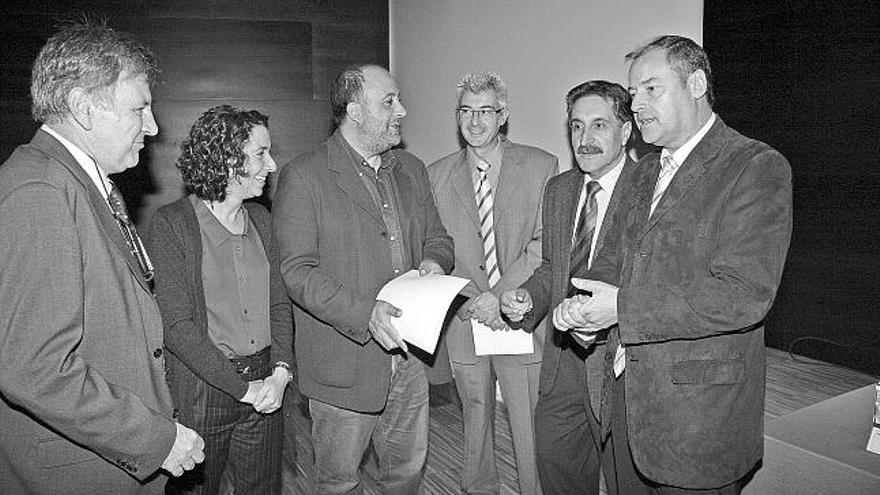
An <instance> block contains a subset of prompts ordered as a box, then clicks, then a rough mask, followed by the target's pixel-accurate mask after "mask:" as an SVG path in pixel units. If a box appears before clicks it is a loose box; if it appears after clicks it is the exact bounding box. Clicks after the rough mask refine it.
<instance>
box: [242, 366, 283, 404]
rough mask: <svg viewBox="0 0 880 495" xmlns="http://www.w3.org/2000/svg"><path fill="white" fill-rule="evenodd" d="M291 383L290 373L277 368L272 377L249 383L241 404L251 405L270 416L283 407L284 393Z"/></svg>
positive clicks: (279, 367)
mask: <svg viewBox="0 0 880 495" xmlns="http://www.w3.org/2000/svg"><path fill="white" fill-rule="evenodd" d="M289 382H290V371H288V370H287V369H285V368H283V367H281V366H276V367H275V370H274V371H273V372H272V375H271V376H268V377H266V379H265V380H252V381H250V382H248V390H247V392H246V393H245V394H244V397H242V398H241V402H244V403H246V404H251V405H252V406H254V410H256V411H257V412H260V413H264V414H270V413H273V412H275V411H277V410H278V408H280V407H281V403H282V401H283V400H284V391H285V390H286V389H287V384H288V383H289Z"/></svg>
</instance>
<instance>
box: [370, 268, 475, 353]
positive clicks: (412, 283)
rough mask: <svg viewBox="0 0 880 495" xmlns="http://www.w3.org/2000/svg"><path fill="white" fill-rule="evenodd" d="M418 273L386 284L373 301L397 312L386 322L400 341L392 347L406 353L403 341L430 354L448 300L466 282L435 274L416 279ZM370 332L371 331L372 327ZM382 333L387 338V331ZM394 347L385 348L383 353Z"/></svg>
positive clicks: (406, 274)
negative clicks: (391, 307) (385, 304)
mask: <svg viewBox="0 0 880 495" xmlns="http://www.w3.org/2000/svg"><path fill="white" fill-rule="evenodd" d="M422 268H424V267H422ZM419 272H420V270H410V271H408V272H406V273H404V274H403V275H401V276H399V277H397V278H395V279H394V280H392V281H390V282H388V283H387V284H385V287H382V290H380V291H379V295H378V296H376V299H378V300H380V302H385V301H387V304H390V305H392V306H393V307H395V308H399V311H400V313H399V314H396V315H394V314H391V315H390V316H394V317H393V318H389V322H390V327H391V328H392V329H393V330H394V331H395V334H396V335H397V336H398V337H399V338H400V342H399V343H398V345H396V346H394V347H401V348H402V349H404V350H406V344H404V342H403V341H404V340H406V341H407V342H409V343H410V344H413V345H415V346H417V347H419V348H420V349H422V350H424V351H426V352H429V353H432V354H433V353H434V349H435V348H436V347H437V340H438V339H439V338H440V330H441V328H442V326H443V320H444V319H445V318H446V311H447V310H448V309H449V305H450V304H451V303H452V299H453V298H454V297H455V295H456V294H458V292H459V291H460V290H461V289H462V288H463V287H464V286H465V285H467V283H468V281H467V279H463V278H460V277H452V276H448V275H439V274H436V273H426V274H425V275H420V274H419ZM377 305H378V303H377ZM374 313H375V311H374ZM371 322H372V320H371ZM383 329H384V327H383ZM370 330H371V331H372V326H371V329H370ZM385 333H386V334H389V335H390V332H387V330H386V332H385ZM374 335H375V334H374ZM380 344H381V342H380ZM400 344H402V345H400ZM383 347H384V346H383ZM394 347H391V348H388V347H386V349H392V348H394Z"/></svg>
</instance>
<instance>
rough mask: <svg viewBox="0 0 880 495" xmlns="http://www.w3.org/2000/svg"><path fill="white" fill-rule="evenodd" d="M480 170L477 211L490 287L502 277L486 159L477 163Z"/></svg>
mask: <svg viewBox="0 0 880 495" xmlns="http://www.w3.org/2000/svg"><path fill="white" fill-rule="evenodd" d="M477 170H478V171H479V172H480V180H479V181H477V186H476V187H475V192H476V195H477V211H478V212H479V215H480V234H481V235H482V237H483V256H484V257H485V259H486V274H487V275H488V277H489V287H494V286H495V284H496V283H498V280H500V279H501V270H499V269H498V257H497V256H496V254H495V231H494V229H493V228H492V224H493V216H492V206H493V199H492V186H491V185H490V184H489V176H488V174H486V171H487V170H489V164H488V163H487V162H485V161H482V160H481V161H480V162H479V163H477Z"/></svg>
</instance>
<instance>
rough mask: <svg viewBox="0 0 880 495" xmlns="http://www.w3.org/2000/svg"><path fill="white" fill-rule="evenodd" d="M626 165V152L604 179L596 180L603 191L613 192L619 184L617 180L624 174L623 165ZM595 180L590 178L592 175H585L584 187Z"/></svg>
mask: <svg viewBox="0 0 880 495" xmlns="http://www.w3.org/2000/svg"><path fill="white" fill-rule="evenodd" d="M624 163H626V151H624V152H623V153H621V154H620V158H619V159H618V160H617V164H615V165H614V168H612V169H611V170H609V171H608V172H606V173H605V175H603V176H602V177H599V178H598V179H596V182H598V183H599V185H600V186H602V190H603V191H613V190H614V185H615V184H617V179H618V178H619V177H620V173H621V172H623V164H624ZM591 180H593V179H592V178H591V177H590V174H584V187H586V184H587V183H588V182H590V181H591Z"/></svg>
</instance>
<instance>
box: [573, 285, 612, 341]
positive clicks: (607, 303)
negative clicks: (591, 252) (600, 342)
mask: <svg viewBox="0 0 880 495" xmlns="http://www.w3.org/2000/svg"><path fill="white" fill-rule="evenodd" d="M571 284H572V285H573V286H575V287H576V288H578V289H581V290H585V291H587V292H591V293H592V295H591V296H590V299H589V300H588V301H587V302H586V303H585V304H584V306H583V308H581V315H582V317H583V318H584V319H585V320H586V323H587V325H585V327H586V328H596V329H601V328H608V327H610V326H612V325H615V324H617V292H618V290H619V289H618V288H617V287H615V286H613V285H611V284H606V283H605V282H600V281H598V280H588V279H583V278H572V279H571Z"/></svg>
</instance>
